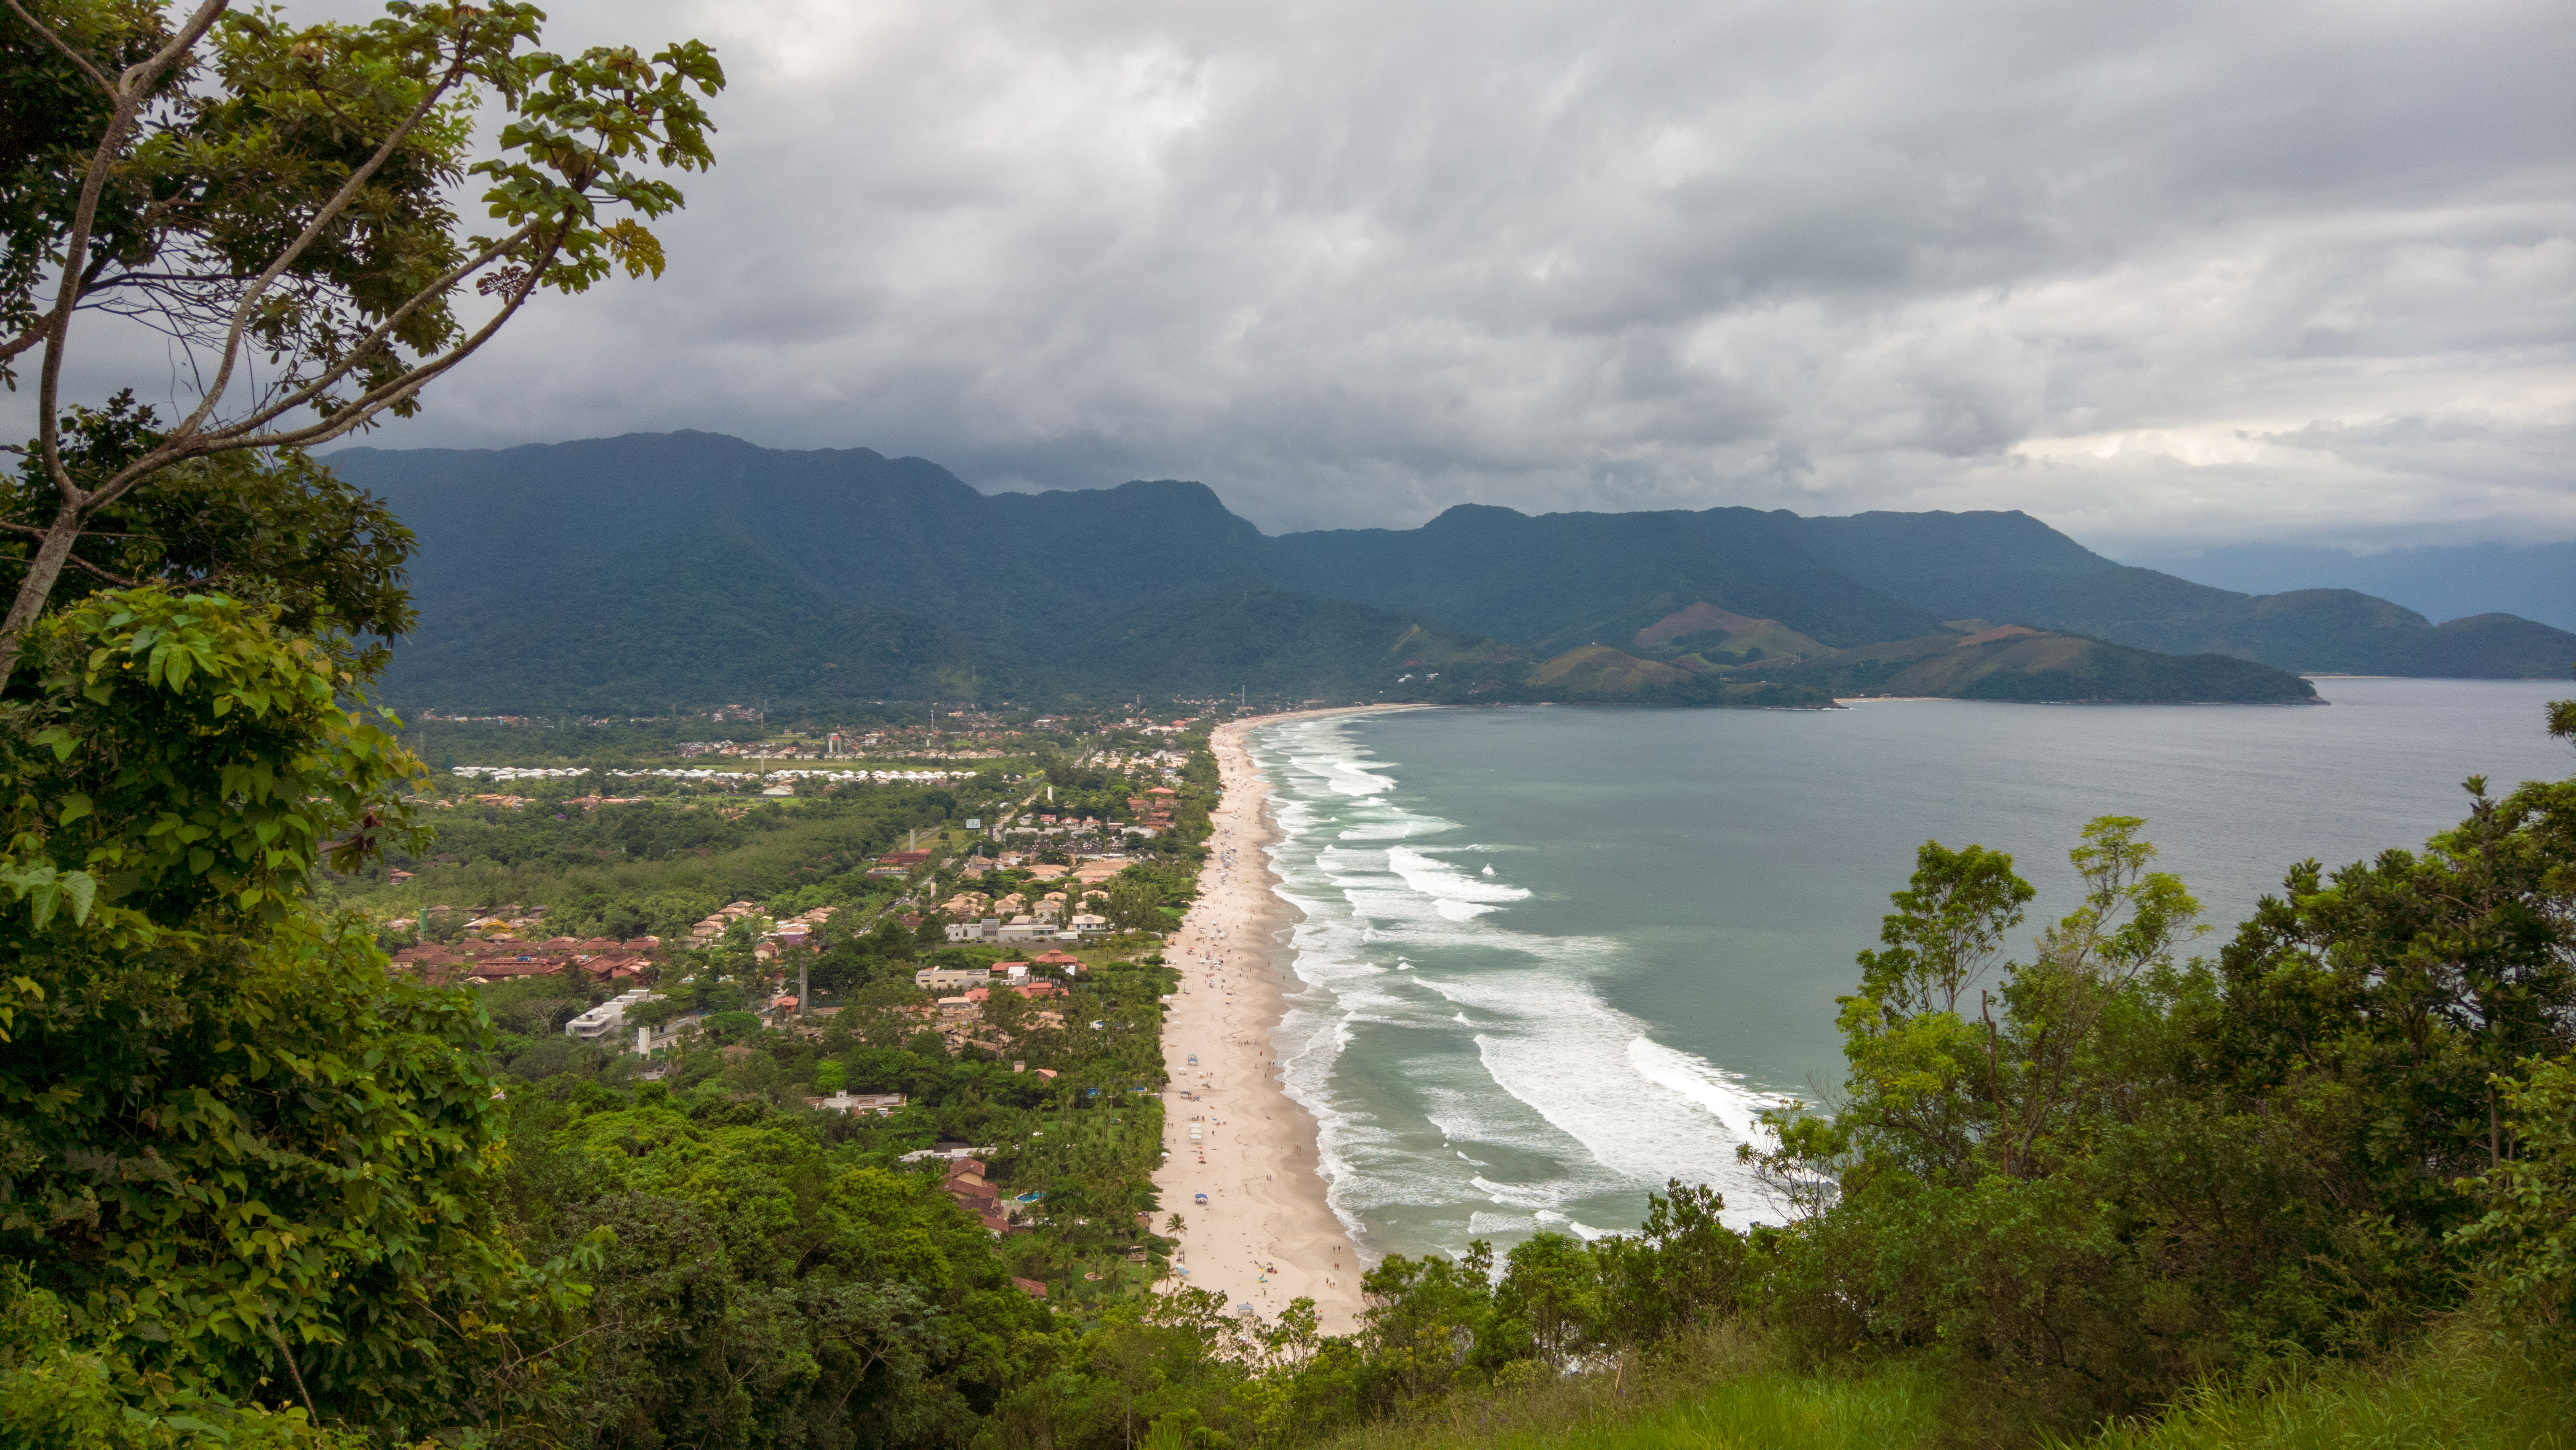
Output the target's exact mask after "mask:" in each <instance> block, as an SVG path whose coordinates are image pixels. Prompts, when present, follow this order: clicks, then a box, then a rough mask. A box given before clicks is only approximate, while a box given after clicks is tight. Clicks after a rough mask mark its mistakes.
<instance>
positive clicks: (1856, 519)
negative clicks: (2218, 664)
mask: <svg viewBox="0 0 2576 1450" xmlns="http://www.w3.org/2000/svg"><path fill="white" fill-rule="evenodd" d="M1805 526H1806V532H1807V537H1808V539H1809V541H1810V547H1811V548H1812V549H1813V551H1814V552H1815V554H1816V555H1817V556H1818V557H1819V558H1821V559H1824V560H1826V561H1828V562H1830V563H1831V564H1833V565H1834V566H1835V567H1837V568H1840V569H1842V570H1844V571H1846V572H1849V573H1851V574H1853V575H1855V576H1856V577H1860V578H1865V579H1868V580H1870V581H1871V582H1873V583H1875V584H1877V585H1879V586H1880V587H1881V588H1884V589H1886V590H1887V591H1888V592H1889V593H1890V594H1893V595H1895V596H1896V597H1898V598H1900V599H1903V600H1906V601H1907V602H1909V603H1913V604H1917V605H1921V606H1923V607H1924V608H1927V609H1930V610H1932V611H1933V612H1935V613H1937V614H1939V615H1940V616H1941V617H1943V618H1945V619H1951V618H1957V617H1960V616H1963V615H1973V616H1976V617H1979V618H1983V619H1991V620H1995V621H1998V622H2002V621H2011V622H2014V623H2019V624H2030V625H2037V626H2039V627H2041V628H2043V629H2062V630H2067V631H2070V632H2072V633H2077V634H2086V635H2092V636H2094V637H2096V638H2100V639H2105V640H2109V641H2112V642H2113V643H2116V644H2123V645H2129V646H2132V647H2134V648H2138V649H2150V650H2158V651H2162V652H2164V653H2168V654H2198V653H2215V654H2229V655H2238V656H2241V657H2243V658H2246V659H2253V660H2261V661H2263V662H2264V663H2266V664H2272V665H2278V666H2280V667H2281V668H2283V669H2288V670H2299V671H2303V672H2318V673H2334V674H2383V675H2420V676H2452V677H2463V678H2483V679H2554V678H2557V677H2559V676H2561V675H2564V674H2565V673H2566V672H2567V669H2568V667H2569V666H2570V665H2571V664H2576V634H2570V633H2568V632H2567V631H2565V630H2561V629H2552V628H2550V627H2549V626H2548V625H2545V624H2538V623H2535V622H2533V621H2531V620H2527V619H2521V618H2518V617H2516V616H2513V615H2509V614H2486V615H2477V616H2474V617H2472V618H2468V619H2460V620H2453V621H2451V622H2450V623H2447V624H2443V625H2439V626H2437V625H2435V624H2434V623H2433V622H2432V621H2430V620H2427V619H2426V618H2424V616H2422V615H2420V614H2417V613H2416V612H2415V611H2413V610H2411V609H2407V608H2405V607H2403V606H2402V605H2397V604H2391V603H2390V602H2388V601H2387V600H2385V599H2377V598H2373V597H2372V596H2370V595H2367V594H2361V593H2356V592H2354V591H2352V590H2349V589H2302V590H2295V591H2291V592H2287V593H2281V594H2268V595H2253V594H2238V593H2234V592H2232V591H2230V590H2225V589H2213V588H2210V587H2209V586H2207V585H2205V584H2194V583H2192V582H2190V581H2189V580H2185V579H2177V578H2175V577H2174V576H2172V575H2170V574H2160V573H2157V572H2156V571H2155V570H2152V569H2135V568H2130V567H2127V566H2125V565H2121V564H2115V563H2113V562H2112V561H2111V560H2109V559H2105V558H2103V557H2102V556H2101V555H2099V554H2095V553H2093V552H2091V551H2090V550H2087V549H2085V548H2083V547H2082V546H2081V545H2079V544H2077V543H2076V542H2075V541H2074V540H2072V539H2069V538H2067V537H2066V536H2065V535H2063V534H2060V533H2058V532H2057V531H2056V530H2054V529H2051V528H2049V527H2048V526H2047V525H2046V524H2043V523H2041V522H2040V521H2039V520H2037V519H2034V518H2031V517H2030V516H2028V515H2026V514H2022V513H2018V512H2016V513H1957V514H1953V513H1923V514H1898V513H1868V514H1856V515H1854V516H1852V517H1850V518H1834V519H1809V520H1806V521H1805Z"/></svg>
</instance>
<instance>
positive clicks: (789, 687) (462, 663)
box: [329, 433, 2576, 713]
mask: <svg viewBox="0 0 2576 1450" xmlns="http://www.w3.org/2000/svg"><path fill="white" fill-rule="evenodd" d="M329 462H330V463H331V465H332V466H333V468H334V470H335V471H336V472H338V473H339V474H340V475H341V476H342V477H343V478H345V479H347V480H349V481H350V482H352V483H354V484H357V485H358V486H360V487H362V488H365V489H368V490H369V491H371V492H374V493H376V494H378V495H380V496H381V497H383V498H384V499H385V500H386V501H387V502H388V504H389V505H390V506H391V507H392V508H393V510H394V511H395V512H396V513H397V514H398V515H399V516H400V517H401V518H402V519H403V520H404V521H405V523H407V524H408V525H409V526H410V527H411V528H412V529H413V530H414V532H415V533H416V534H417V535H418V538H419V545H420V547H419V551H418V553H417V555H416V557H415V559H414V562H413V565H412V569H411V580H410V583H411V588H412V593H413V597H414V600H415V602H416V604H417V605H418V608H419V610H420V623H419V627H418V628H417V630H416V631H415V632H414V633H413V634H412V635H411V636H410V637H408V638H407V639H405V640H404V641H402V642H401V643H400V645H399V646H398V648H397V649H396V651H395V655H394V664H393V666H392V668H391V670H390V671H389V672H388V674H387V676H386V678H385V680H384V682H383V693H384V694H385V696H386V697H387V698H388V699H391V700H393V701H396V702H398V703H406V704H430V705H435V706H438V707H440V708H444V709H450V710H459V711H466V712H473V713H482V712H487V711H519V710H528V709H579V710H647V709H649V710H670V709H682V708H691V707H699V706H704V705H707V704H712V703H720V702H725V701H737V700H747V699H754V698H765V699H770V700H800V699H811V700H818V701H819V700H829V699H850V698H877V697H890V698H909V699H920V698H938V697H945V698H959V699H962V698H970V697H972V698H987V699H991V698H1023V699H1025V698H1039V697H1045V696H1050V695H1081V696H1089V697H1094V698H1103V697H1109V696H1115V695H1119V694H1127V693H1137V692H1143V693H1156V694H1168V693H1181V694H1196V695H1203V696H1204V695H1215V694H1220V693H1234V692H1236V691H1238V690H1242V691H1247V692H1249V693H1252V694H1258V695H1263V696H1266V697H1269V698H1272V699H1278V698H1290V699H1301V698H1333V699H1350V698H1391V699H1392V698H1421V699H1467V698H1476V699H1537V698H1550V699H1567V698H1613V699H1640V700H1668V701H1672V702H1675V703H1735V704H1815V703H1821V702H1823V701H1824V700H1826V699H1829V698H1830V696H1831V694H1832V693H1834V692H1842V693H1857V692H1894V693H1926V694H1973V695H1980V696H1983V697H1987V698H2007V699H2012V698H2031V699H2230V700H2282V701H2287V700H2297V699H2304V698H2308V697H2309V696H2310V695H2311V693H2312V692H2311V691H2310V690H2309V688H2308V687H2307V686H2306V685H2305V684H2304V682H2302V681H2300V680H2298V679H2297V678H2295V675H2294V674H2293V673H2292V672H2299V671H2306V672H2319V671H2324V672H2338V673H2366V674H2405V675H2464V676H2481V677H2512V676H2556V675H2561V674H2564V673H2565V672H2566V670H2567V668H2568V666H2569V664H2570V662H2571V661H2576V635H2571V634H2569V633H2566V632H2565V631H2561V630H2556V629H2552V628H2550V627H2548V626H2546V625H2541V624H2537V623H2535V622H2533V621H2530V620H2526V619H2521V618H2518V617H2515V616H2512V615H2500V614H2488V615H2479V616H2474V617H2471V618H2467V619H2460V620H2453V621H2450V622H2448V623H2444V624H2440V625H2436V624H2434V623H2432V622H2431V621H2429V620H2427V619H2425V618H2424V617H2423V616H2421V615H2419V614H2416V613H2414V612H2413V611H2411V610H2407V609H2404V608H2402V607H2400V606H2398V605H2395V604H2391V603H2389V602H2388V601H2386V600H2383V599H2377V598H2374V597H2372V596H2369V595H2364V594H2360V593H2357V592H2354V591H2350V590H2339V589H2319V590H2302V591H2296V592H2293V593H2286V594H2274V595H2248V594H2241V593H2235V592H2232V591H2228V590H2222V589H2216V588H2211V587H2209V586H2206V585H2200V584H2193V583H2190V582H2188V581H2185V580H2182V579H2178V578H2175V577H2173V576H2171V575H2168V574H2162V573H2158V572H2156V571H2154V570H2148V569H2136V568H2129V567H2126V566H2123V565H2120V564H2117V563H2115V562H2113V561H2111V560H2109V559H2106V558H2103V557H2102V556H2100V555H2098V554H2095V553H2093V552H2091V551H2090V550H2087V549H2085V548H2084V547H2083V546H2081V545H2079V544H2077V543H2076V542H2075V541H2074V540H2072V539H2069V538H2067V537H2066V536H2065V535H2063V534H2060V533H2058V532H2057V531H2055V530H2053V529H2051V528H2049V527H2048V526H2047V525H2045V524H2043V523H2041V522H2040V521H2039V520H2037V519H2033V518H2030V517H2029V516H2027V515H2025V514H2020V513H1920V514H1905V513H1870V514H1860V515H1856V516H1852V517H1849V518H1804V517H1801V516H1799V515H1796V514H1791V513H1787V512H1779V511H1768V512H1766V511H1760V510H1753V509H1743V508H1717V509H1708V510H1702V511H1695V512H1694V511H1668V512H1650V513H1629V514H1593V513H1569V514H1548V515H1541V516H1535V517H1533V516H1530V515H1525V514H1520V513H1517V512H1514V511H1512V510H1509V509H1502V508H1493V507H1486V506H1479V505H1462V506H1460V507H1457V508H1453V509H1450V510H1449V511H1448V512H1446V513H1443V514H1441V515H1440V516H1439V517H1437V518H1435V519H1433V520H1431V521H1430V522H1429V523H1426V524H1424V525H1422V526H1421V527H1419V528H1415V529H1402V530H1391V529H1361V530H1326V531H1316V532H1308V533H1296V534H1287V535H1282V536H1277V537H1272V536H1268V535H1264V534H1263V533H1261V531H1260V530H1258V529H1257V528H1255V527H1254V526H1253V525H1252V524H1251V523H1249V522H1248V521H1246V520H1244V519H1242V518H1240V517H1238V516H1236V515H1235V514H1233V513H1231V512H1230V511H1228V510H1227V509H1226V508H1225V506H1224V504H1223V503H1222V502H1221V501H1220V500H1219V499H1218V497H1217V495H1216V494H1215V493H1214V492H1213V491H1212V490H1210V489H1208V488H1207V487H1205V486H1204V485H1202V484H1197V483H1185V482H1178V481H1173V480H1162V481H1153V482H1135V483H1128V484H1124V485H1121V486H1119V487H1116V488H1109V489H1096V490H1077V491H1060V492H1049V493H1039V494H1009V493H1005V494H984V493H980V492H978V491H977V490H975V489H974V488H972V487H970V486H969V485H967V484H966V483H964V482H963V481H961V480H959V479H958V478H956V477H955V476H954V475H953V474H950V473H949V472H948V471H947V470H945V469H942V468H940V467H939V466H938V465H936V464H933V463H929V462H926V461H924V460H921V459H917V458H887V457H885V456H883V455H881V454H878V453H875V452H872V451H870V450H867V449H846V450H818V451H810V452H790V451H781V450H774V449H765V448H760V447H757V446H755V445H753V444H750V443H746V442H744V441H742V440H740V439H736V438H729V437H724V436H721V435H716V434H707V433H669V434H630V435H627V436H624V437H620V438H606V439H592V440H585V441H581V442H573V443H562V444H549V445H531V446H527V447H520V448H510V449H502V450H490V451H484V450H446V449H415V450H383V449H369V448H352V449H346V450H342V451H340V452H337V453H334V454H333V455H331V457H330V459H329ZM2012 630H2017V631H2018V632H2004V633H1998V632H1997V631H2012ZM2040 636H2045V638H2040ZM1613 656H1615V658H1613ZM1900 660H1902V661H1904V663H1902V664H1899V663H1898V662H1899V661H1900Z"/></svg>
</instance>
